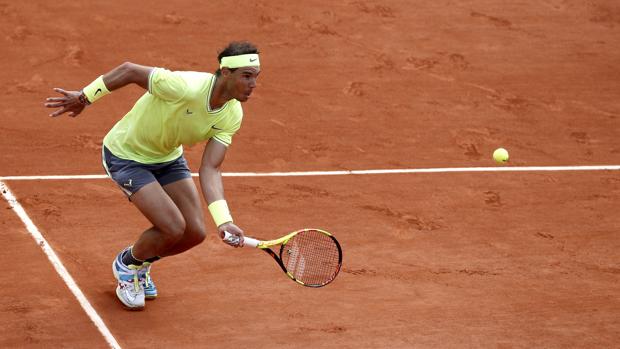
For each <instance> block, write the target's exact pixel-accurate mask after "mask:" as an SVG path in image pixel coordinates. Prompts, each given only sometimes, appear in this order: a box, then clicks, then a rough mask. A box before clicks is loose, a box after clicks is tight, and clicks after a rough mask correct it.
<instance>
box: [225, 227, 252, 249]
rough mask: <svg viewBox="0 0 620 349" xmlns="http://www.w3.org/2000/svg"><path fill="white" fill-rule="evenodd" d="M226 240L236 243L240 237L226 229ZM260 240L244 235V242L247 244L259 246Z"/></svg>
mask: <svg viewBox="0 0 620 349" xmlns="http://www.w3.org/2000/svg"><path fill="white" fill-rule="evenodd" d="M224 240H225V241H226V242H229V243H233V244H236V243H237V242H238V241H239V238H238V237H237V236H236V235H233V234H231V233H229V232H227V231H225V232H224ZM259 242H260V241H258V240H256V239H252V238H251V237H248V236H244V237H243V244H244V245H245V246H251V247H256V246H258V243H259Z"/></svg>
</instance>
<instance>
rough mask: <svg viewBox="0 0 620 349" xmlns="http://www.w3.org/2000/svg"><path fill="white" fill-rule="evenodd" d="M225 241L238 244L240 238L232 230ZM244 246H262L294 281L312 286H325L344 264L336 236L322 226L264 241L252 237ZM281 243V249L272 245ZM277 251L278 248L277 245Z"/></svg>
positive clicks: (225, 234) (246, 240)
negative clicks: (321, 227) (321, 228)
mask: <svg viewBox="0 0 620 349" xmlns="http://www.w3.org/2000/svg"><path fill="white" fill-rule="evenodd" d="M224 240H225V241H226V242H227V243H229V244H233V245H236V244H238V243H239V237H237V236H236V235H232V234H230V233H228V232H225V233H224ZM243 241H244V246H252V247H256V248H259V249H261V250H263V251H265V252H267V254H269V255H270V256H271V257H273V259H275V260H276V262H278V265H279V266H280V268H282V270H283V271H284V273H285V274H286V275H287V276H288V277H289V278H291V279H292V280H293V281H295V282H297V283H299V284H301V285H304V286H308V287H322V286H325V285H327V284H329V283H330V282H332V281H334V279H335V278H336V276H337V275H338V272H339V271H340V267H341V266H342V249H341V248H340V244H339V243H338V240H336V238H335V237H334V236H333V235H332V234H330V233H328V232H326V231H324V230H320V229H302V230H298V231H294V232H292V233H290V234H287V235H285V236H283V237H281V238H279V239H275V240H268V241H262V240H257V239H254V238H251V237H248V236H244V238H243ZM278 245H279V246H280V251H279V252H278V253H276V251H274V250H272V249H271V248H272V247H276V246H278ZM276 250H277V248H276Z"/></svg>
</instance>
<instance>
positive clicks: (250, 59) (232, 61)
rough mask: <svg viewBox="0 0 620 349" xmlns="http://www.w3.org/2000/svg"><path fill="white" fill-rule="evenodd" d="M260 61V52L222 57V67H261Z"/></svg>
mask: <svg viewBox="0 0 620 349" xmlns="http://www.w3.org/2000/svg"><path fill="white" fill-rule="evenodd" d="M259 66H260V61H259V60H258V54H256V53H249V54H245V55H238V56H227V57H222V62H221V63H220V68H232V69H234V68H240V67H259Z"/></svg>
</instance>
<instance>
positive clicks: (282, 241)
mask: <svg viewBox="0 0 620 349" xmlns="http://www.w3.org/2000/svg"><path fill="white" fill-rule="evenodd" d="M308 230H313V231H317V232H320V233H322V234H325V235H327V236H328V237H330V238H331V239H332V240H333V242H334V243H335V244H336V248H338V269H337V270H336V273H335V274H334V277H332V278H331V279H330V280H329V281H327V282H326V283H323V284H305V283H303V282H302V281H300V280H297V279H296V278H295V277H294V276H293V275H292V274H291V273H290V272H289V271H288V270H286V266H285V265H284V262H283V261H282V252H283V251H284V248H285V247H286V244H287V243H288V241H289V240H290V239H292V238H293V237H294V236H295V235H297V234H299V233H302V232H304V231H308ZM235 239H236V236H234V235H232V234H230V233H228V232H224V240H227V241H228V242H234V241H235ZM243 243H244V245H247V246H251V247H256V248H258V249H261V250H263V251H265V252H266V253H267V254H268V255H270V256H271V257H273V259H275V260H276V262H277V263H278V265H279V266H280V268H282V271H284V273H285V274H286V275H287V276H288V277H289V278H290V279H291V280H293V281H295V282H297V283H298V284H300V285H303V286H306V287H314V288H317V287H323V286H325V285H327V284H329V283H331V282H332V281H334V279H336V276H337V275H338V273H339V272H340V268H341V266H342V248H341V247H340V243H339V242H338V240H336V238H335V237H334V236H333V235H332V234H331V233H329V232H327V231H325V230H321V229H315V228H305V229H300V230H297V231H294V232H292V233H289V234H286V235H284V236H282V237H281V238H278V239H274V240H265V241H263V240H257V239H254V238H251V237H248V236H244V237H243ZM277 245H280V253H279V254H276V252H275V251H274V250H272V249H271V247H274V246H277Z"/></svg>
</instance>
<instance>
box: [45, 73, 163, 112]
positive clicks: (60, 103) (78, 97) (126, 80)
mask: <svg viewBox="0 0 620 349" xmlns="http://www.w3.org/2000/svg"><path fill="white" fill-rule="evenodd" d="M151 70H153V68H152V67H147V66H143V65H139V64H134V63H130V62H125V63H123V64H121V65H119V66H118V67H116V68H114V69H112V70H111V71H110V72H108V73H106V74H104V75H103V76H102V77H101V78H102V79H103V80H102V81H103V84H105V87H106V88H107V89H108V91H114V90H116V89H119V88H121V87H123V86H126V85H129V84H132V83H133V84H136V85H138V86H140V87H142V88H144V89H145V90H148V87H149V74H150V73H151ZM95 81H96V80H95ZM54 91H56V92H58V93H60V94H62V97H49V98H47V99H46V103H45V106H46V107H48V108H61V109H58V110H56V111H55V112H53V113H51V114H50V116H58V115H61V114H64V113H69V116H72V117H75V116H77V115H78V114H80V113H81V112H82V111H83V110H84V108H85V107H86V106H87V105H88V104H90V103H91V102H92V101H89V100H88V98H87V96H86V95H85V94H84V92H83V90H82V91H65V90H63V89H61V88H55V89H54Z"/></svg>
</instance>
